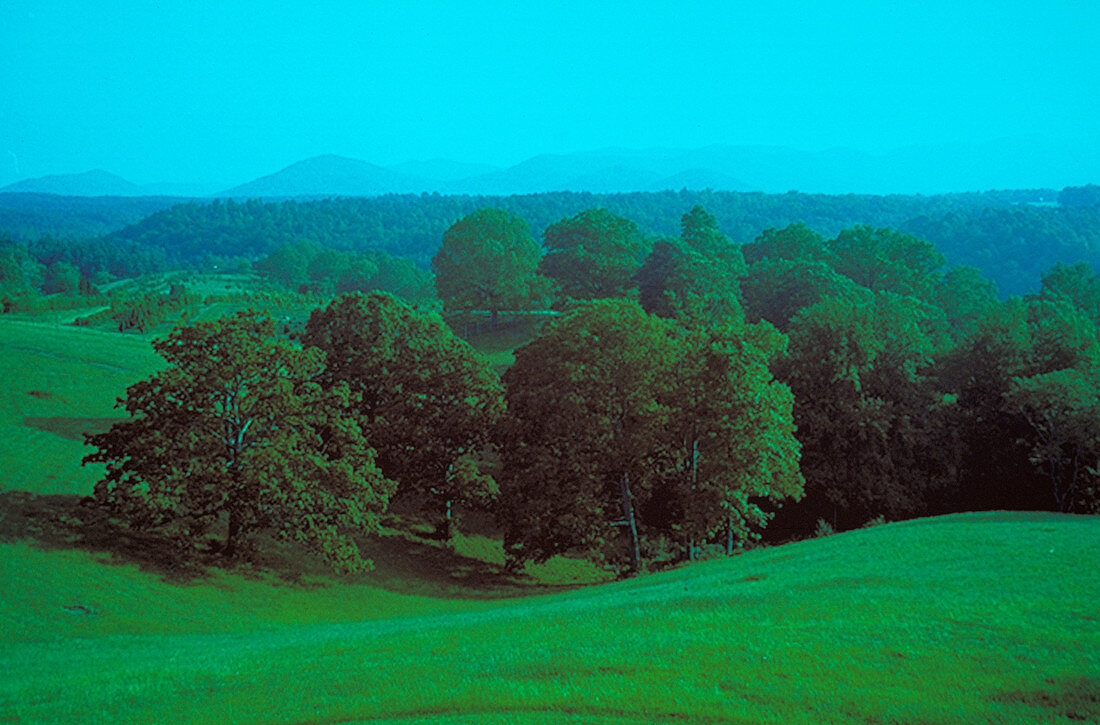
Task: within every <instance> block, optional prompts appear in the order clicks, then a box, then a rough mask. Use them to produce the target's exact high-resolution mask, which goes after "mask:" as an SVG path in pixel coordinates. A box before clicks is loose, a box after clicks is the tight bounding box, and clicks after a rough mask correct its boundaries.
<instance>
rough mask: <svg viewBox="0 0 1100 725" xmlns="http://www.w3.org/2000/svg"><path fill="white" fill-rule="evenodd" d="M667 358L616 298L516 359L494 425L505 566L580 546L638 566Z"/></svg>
mask: <svg viewBox="0 0 1100 725" xmlns="http://www.w3.org/2000/svg"><path fill="white" fill-rule="evenodd" d="M673 352H674V346H673V344H672V340H671V339H670V337H669V336H668V333H667V324H666V323H664V322H662V321H661V320H659V319H657V318H656V317H652V316H650V315H647V314H646V313H645V312H644V311H643V310H642V309H641V308H640V307H639V306H638V305H637V304H636V303H633V302H626V301H623V300H600V301H596V302H590V303H588V304H586V305H584V306H582V307H580V308H578V309H577V310H576V311H574V312H573V313H572V314H570V315H568V316H567V317H565V318H562V319H560V320H559V321H557V322H556V323H555V324H554V325H553V327H552V329H551V330H550V331H549V332H548V333H546V334H545V335H543V336H541V337H539V338H536V339H535V340H534V341H532V342H531V343H529V344H527V345H525V346H524V347H522V348H520V349H519V350H517V351H516V362H515V364H514V365H513V366H512V367H511V368H509V369H508V371H507V372H506V373H505V375H504V382H505V388H506V391H507V399H508V406H507V418H506V419H505V421H504V423H503V424H502V425H501V426H500V429H499V430H500V449H501V457H502V460H503V464H504V465H503V478H502V481H501V501H500V508H499V512H500V514H501V521H502V523H503V524H504V525H505V527H506V531H505V546H506V548H507V549H508V552H509V555H510V556H511V557H512V559H513V561H515V562H524V561H529V560H534V561H544V560H546V559H548V558H550V557H551V556H554V555H555V554H561V553H565V552H567V551H570V550H573V549H579V550H583V551H584V552H585V553H587V554H589V555H591V556H594V557H597V558H599V557H603V558H607V559H609V560H611V561H614V562H618V563H620V565H621V566H622V568H629V569H632V570H637V569H638V567H639V562H640V556H641V553H640V547H641V538H640V537H641V535H640V533H639V525H638V517H637V510H638V507H639V506H640V505H644V503H645V502H646V500H647V499H648V497H649V495H650V493H651V491H652V487H653V483H654V478H655V474H656V471H657V468H656V467H655V466H654V465H653V463H654V460H655V457H656V455H657V454H658V450H659V444H658V440H659V437H660V436H661V435H662V431H663V427H664V422H665V414H666V413H665V411H664V409H663V407H662V406H661V404H660V402H659V398H660V397H661V391H662V386H663V385H664V384H665V383H666V381H667V380H668V379H669V378H668V376H669V373H670V371H671V365H670V360H671V356H672V354H673ZM620 541H622V542H624V543H625V547H624V546H622V545H621V544H619V543H618V542H620ZM624 548H625V551H626V556H623V554H622V551H623V550H624ZM624 559H625V562H626V563H625V564H624V563H623V562H624Z"/></svg>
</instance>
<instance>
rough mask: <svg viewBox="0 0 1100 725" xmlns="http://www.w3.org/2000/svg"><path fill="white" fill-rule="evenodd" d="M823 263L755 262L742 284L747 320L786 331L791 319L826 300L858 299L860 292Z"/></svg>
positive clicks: (800, 260)
mask: <svg viewBox="0 0 1100 725" xmlns="http://www.w3.org/2000/svg"><path fill="white" fill-rule="evenodd" d="M862 289H863V288H861V287H860V286H859V285H857V284H856V283H855V282H853V281H852V280H850V279H848V278H847V277H844V276H843V275H840V274H837V273H836V272H834V271H833V269H832V268H831V267H829V266H828V265H827V264H825V263H824V262H818V261H814V260H811V259H803V258H799V259H785V258H771V257H764V258H762V259H760V260H759V261H757V262H754V263H753V264H752V265H751V266H750V267H749V269H748V272H747V274H746V275H745V278H744V279H743V280H742V281H741V294H742V297H743V298H744V301H745V311H746V313H747V314H748V317H749V319H750V320H767V321H768V322H770V323H771V324H773V325H775V326H776V327H778V328H779V329H780V330H787V328H788V327H789V326H790V323H791V318H793V317H794V316H795V315H796V314H798V312H800V311H801V310H804V309H806V308H807V307H811V306H813V305H815V304H817V303H818V302H820V301H822V300H823V299H825V298H826V297H844V296H849V297H851V296H858V295H859V291H860V290H862Z"/></svg>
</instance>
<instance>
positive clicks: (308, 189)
mask: <svg viewBox="0 0 1100 725" xmlns="http://www.w3.org/2000/svg"><path fill="white" fill-rule="evenodd" d="M1097 169H1100V145H1098V144H1095V143H1092V144H1077V145H1073V144H1070V143H1069V142H1063V141H1059V140H1044V139H1040V138H1014V139H1001V140H997V141H991V142H988V143H984V144H954V145H938V146H912V147H908V148H903V149H897V150H894V151H890V152H885V153H880V154H871V153H867V152H863V151H856V150H853V149H845V148H834V149H828V150H824V151H799V150H795V149H791V148H785V147H780V146H723V145H714V146H707V147H705V148H699V149H669V148H654V149H623V148H605V149H597V150H594V151H584V152H578V153H570V154H542V155H539V156H534V157H532V158H530V159H527V160H526V161H523V162H521V163H519V164H516V165H515V166H511V167H508V168H504V169H501V168H494V167H492V166H489V165H486V164H475V163H465V162H457V161H450V160H447V159H432V160H428V161H407V162H404V163H401V164H396V165H394V166H392V167H388V168H387V167H382V166H377V165H375V164H371V163H368V162H366V161H360V160H357V159H349V158H345V157H341V156H333V155H326V156H317V157H314V158H310V159H306V160H304V161H299V162H297V163H295V164H292V165H290V166H288V167H286V168H285V169H282V170H281V171H277V172H276V173H274V174H270V175H268V176H263V177H261V178H258V179H255V180H253V181H249V182H247V183H244V184H240V185H238V186H234V187H232V188H230V189H227V190H225V191H222V192H219V193H218V194H216V196H221V197H267V198H275V197H294V196H377V195H380V194H391V193H401V194H405V193H421V192H433V191H438V192H441V193H451V194H474V195H509V194H532V193H542V192H550V191H589V192H593V193H616V192H630V191H661V190H665V189H671V190H680V189H685V188H686V189H694V190H699V189H714V190H719V191H763V192H769V193H783V192H787V191H792V190H794V191H802V192H806V193H819V194H849V193H860V194H895V193H896V194H913V193H919V194H939V193H946V192H954V191H982V190H989V189H1011V188H1016V189H1034V188H1062V187H1064V186H1074V185H1077V186H1080V185H1084V184H1088V183H1095V182H1096V181H1097V180H1098V178H1097ZM0 191H4V192H14V191H22V192H40V193H52V194H61V195H69V196H106V195H112V196H149V195H172V196H200V195H204V194H208V193H209V192H210V191H211V187H210V186H209V185H206V186H202V185H197V184H146V185H141V186H139V185H137V184H132V183H131V182H129V181H126V180H125V179H122V178H120V177H118V176H115V175H113V174H109V173H107V172H105V171H101V170H96V171H89V172H87V173H84V174H62V175H57V176H45V177H42V178H40V179H28V180H26V181H20V182H17V183H15V184H11V185H9V186H6V187H3V188H2V189H0Z"/></svg>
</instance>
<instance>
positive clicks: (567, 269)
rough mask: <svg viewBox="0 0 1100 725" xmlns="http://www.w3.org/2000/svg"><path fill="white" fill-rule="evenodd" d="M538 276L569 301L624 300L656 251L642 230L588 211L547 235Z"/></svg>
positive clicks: (623, 220)
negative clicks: (554, 285) (551, 282)
mask: <svg viewBox="0 0 1100 725" xmlns="http://www.w3.org/2000/svg"><path fill="white" fill-rule="evenodd" d="M543 241H544V246H545V247H546V256H545V257H543V258H542V261H541V262H540V264H539V271H540V272H541V273H542V274H544V275H546V276H547V277H550V278H551V279H553V280H554V281H556V282H557V283H558V285H559V287H560V288H561V292H562V294H563V295H565V296H566V297H568V298H570V299H576V300H592V299H601V298H606V297H621V296H622V295H623V294H624V293H625V292H626V290H627V288H628V287H629V286H630V280H631V277H632V276H633V274H634V273H635V272H636V271H637V270H638V268H639V267H640V266H641V264H642V261H643V260H644V259H645V257H646V255H647V254H649V251H650V249H651V247H652V244H651V243H650V242H649V241H648V240H647V239H646V238H645V236H644V235H643V234H642V232H641V230H640V229H638V225H637V224H635V223H634V222H632V221H630V220H629V219H626V218H624V217H621V216H618V215H616V214H612V213H611V212H609V211H608V210H607V209H588V210H587V211H582V212H581V213H580V214H577V215H576V216H573V217H569V218H568V219H562V220H561V221H560V222H558V223H556V224H551V225H550V226H549V227H547V229H546V231H545V232H544V233H543Z"/></svg>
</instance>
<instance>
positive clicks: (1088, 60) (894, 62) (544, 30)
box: [0, 0, 1100, 185]
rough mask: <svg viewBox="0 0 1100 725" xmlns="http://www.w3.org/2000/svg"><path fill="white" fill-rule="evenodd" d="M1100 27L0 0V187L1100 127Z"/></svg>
mask: <svg viewBox="0 0 1100 725" xmlns="http://www.w3.org/2000/svg"><path fill="white" fill-rule="evenodd" d="M1097 39H1100V2H1097V1H1096V0H1082V1H1080V2H1070V1H1063V2H1059V1H1058V0H1045V1H1044V2H1035V1H1034V0H1032V1H1030V2H1013V1H1011V0H1003V1H1001V2H980V1H961V0H954V1H953V2H939V1H938V0H924V1H923V2H900V1H899V2H894V1H887V0H882V1H881V2H767V1H765V0H753V1H752V2H739V1H736V0H725V1H724V2H692V1H691V0H679V1H678V2H646V0H633V2H604V3H593V2H584V3H582V2H568V1H563V2H544V1H543V2H493V1H492V0H479V1H478V2H427V1H422V2H411V1H410V2H401V1H395V0H390V1H388V2H373V1H370V0H366V1H360V2H325V1H324V0H317V1H315V2H310V3H308V4H307V3H301V4H300V5H297V7H293V5H292V4H291V3H260V2H255V3H250V2H232V1H231V0H222V1H220V2H171V1H165V2H152V1H148V2H138V1H134V2H112V1H111V0H97V2H87V0H80V1H77V2H51V1H50V0H29V1H24V0H0V185H3V184H7V183H11V182H13V181H16V180H18V179H22V178H28V177H37V176H42V175H46V174H55V173H73V172H81V171H87V170H90V169H93V168H102V169H106V170H108V171H111V172H112V173H116V174H119V175H121V176H123V177H124V178H127V179H129V180H131V181H134V182H137V183H150V182H162V181H178V182H199V183H208V184H225V185H231V184H236V183H240V182H243V181H247V180H249V179H252V178H254V177H257V176H260V175H263V174H268V173H272V172H274V171H276V170H278V169H280V168H282V167H284V166H287V165H289V164H291V163H293V162H295V161H298V160H301V159H304V158H308V157H310V156H315V155H319V154H329V153H331V154H339V155H343V156H349V157H352V158H357V159H362V160H365V161H370V162H372V163H377V164H382V165H386V164H394V163H399V162H403V161H407V160H414V159H417V160H424V159H433V158H448V159H453V160H457V161H466V162H479V163H487V164H493V165H498V166H507V165H510V164H515V163H518V162H520V161H522V160H524V159H526V158H529V157H531V156H534V155H537V154H542V153H566V152H574V151H585V150H595V149H600V148H604V147H611V146H614V147H624V148H634V149H647V148H655V147H669V148H680V149H687V148H699V147H703V146H708V145H711V144H729V145H767V146H786V147H791V148H795V149H800V150H806V151H818V150H825V149H830V148H836V147H846V148H853V149H857V150H862V151H867V152H872V153H880V152H884V151H888V150H892V149H896V148H903V147H907V146H912V145H923V144H959V143H962V144H969V143H980V142H985V141H989V140H992V139H998V138H1004V137H1012V138H1016V137H1042V138H1044V139H1047V140H1053V141H1055V142H1057V143H1063V144H1068V145H1072V144H1077V143H1082V144H1092V145H1093V146H1094V147H1095V146H1097V145H1098V144H1100V141H1098V138H1100V44H1098V42H1097ZM1098 171H1100V170H1098ZM1096 180H1097V181H1100V173H1098V174H1097V179H1096Z"/></svg>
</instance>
